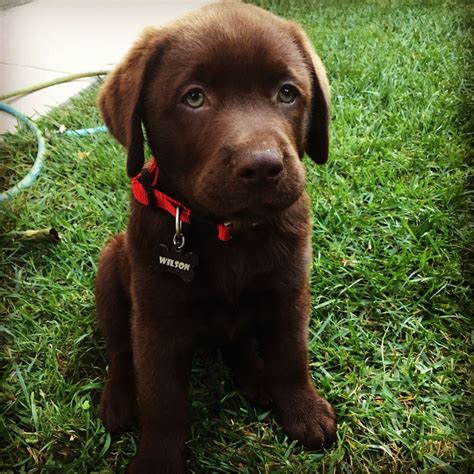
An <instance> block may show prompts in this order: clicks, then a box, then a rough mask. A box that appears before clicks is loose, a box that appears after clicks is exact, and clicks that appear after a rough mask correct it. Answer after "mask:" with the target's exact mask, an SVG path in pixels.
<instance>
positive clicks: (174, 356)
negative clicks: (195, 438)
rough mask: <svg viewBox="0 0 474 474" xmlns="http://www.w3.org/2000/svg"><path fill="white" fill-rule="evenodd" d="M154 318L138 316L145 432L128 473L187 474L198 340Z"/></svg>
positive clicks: (137, 353)
mask: <svg viewBox="0 0 474 474" xmlns="http://www.w3.org/2000/svg"><path fill="white" fill-rule="evenodd" d="M147 306H148V305H147ZM149 307H150V308H156V306H151V305H150V306H149ZM153 313H154V314H153ZM153 313H152V312H151V311H150V313H149V314H148V312H146V311H143V310H141V311H138V312H135V313H134V324H133V330H132V334H133V354H134V364H135V371H136V377H137V391H138V405H139V413H140V430H141V431H140V439H139V444H138V451H137V454H136V456H135V458H134V459H133V461H132V463H131V464H130V466H129V467H128V471H127V472H129V473H137V474H138V473H139V474H147V473H173V474H175V473H182V472H186V461H187V458H188V454H187V447H186V441H187V440H188V437H189V432H190V424H191V409H190V404H189V401H188V382H189V376H190V370H191V362H192V354H193V341H192V340H191V338H190V337H189V336H187V335H186V334H183V333H181V332H179V331H177V330H176V329H172V328H167V327H166V326H164V325H163V324H160V321H159V320H157V318H159V317H160V316H162V315H160V314H159V313H160V312H159V311H154V312H153ZM157 313H158V314H157Z"/></svg>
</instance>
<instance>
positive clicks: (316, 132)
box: [289, 22, 331, 164]
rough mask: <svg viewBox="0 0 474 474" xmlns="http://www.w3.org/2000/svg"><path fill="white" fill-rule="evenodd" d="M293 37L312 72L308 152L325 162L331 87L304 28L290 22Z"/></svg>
mask: <svg viewBox="0 0 474 474" xmlns="http://www.w3.org/2000/svg"><path fill="white" fill-rule="evenodd" d="M289 25H290V31H291V34H292V36H293V39H294V41H295V43H296V45H297V46H298V48H299V49H300V52H301V53H302V55H303V57H304V59H305V62H306V63H307V66H308V68H309V69H310V73H311V82H312V104H311V122H310V125H309V127H308V132H307V136H306V153H307V155H308V156H309V157H310V158H311V159H312V160H313V161H314V162H316V163H320V164H322V163H325V162H326V161H327V159H328V155H329V121H330V96H331V93H330V89H329V82H328V78H327V75H326V70H325V69H324V66H323V63H322V61H321V59H320V58H319V56H318V55H317V54H316V52H315V51H314V48H313V45H312V44H311V42H310V40H309V39H308V37H307V36H306V33H305V32H304V31H303V29H302V28H301V27H300V26H299V25H297V24H296V23H292V22H289Z"/></svg>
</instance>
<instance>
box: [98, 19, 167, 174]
mask: <svg viewBox="0 0 474 474" xmlns="http://www.w3.org/2000/svg"><path fill="white" fill-rule="evenodd" d="M165 42H166V35H165V31H164V30H163V29H154V28H148V29H146V30H145V31H144V32H143V34H142V36H141V37H140V39H139V40H138V41H137V42H136V43H135V44H134V45H133V46H132V48H131V49H130V50H129V52H128V53H127V55H126V56H125V58H124V59H123V60H122V61H121V62H120V63H119V64H118V65H117V66H116V67H115V69H113V70H112V72H111V73H109V74H108V76H107V78H106V80H105V82H104V85H103V86H102V89H101V91H100V94H99V107H100V110H101V112H102V117H103V118H104V121H105V124H106V125H107V127H108V129H109V131H110V133H111V134H112V135H113V136H114V137H115V138H116V139H117V141H118V142H119V143H121V144H122V145H123V146H124V147H125V148H126V149H127V173H128V175H129V176H130V177H133V176H135V175H136V174H137V173H139V172H140V170H141V168H142V167H143V163H144V137H143V131H142V116H143V113H142V107H143V89H144V84H145V83H146V80H147V75H149V74H150V71H151V70H154V68H155V67H156V65H157V63H158V61H159V59H160V57H161V55H162V53H163V50H164V47H165Z"/></svg>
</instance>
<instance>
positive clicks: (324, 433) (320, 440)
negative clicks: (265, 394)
mask: <svg viewBox="0 0 474 474" xmlns="http://www.w3.org/2000/svg"><path fill="white" fill-rule="evenodd" d="M279 408H280V409H279V410H278V414H279V421H280V424H281V426H282V428H283V430H284V431H285V433H286V434H287V436H288V438H290V439H292V440H298V441H300V442H301V443H302V444H303V445H304V446H305V447H306V448H307V449H309V450H314V451H318V450H321V449H322V448H328V447H330V446H331V445H332V444H334V443H335V441H336V439H337V437H336V417H335V415H334V412H333V409H332V407H331V405H330V404H329V403H328V402H327V401H326V400H325V399H324V398H322V397H320V396H319V395H318V394H317V392H316V391H315V390H314V389H311V390H307V391H305V392H302V393H300V394H292V396H290V397H288V398H287V399H286V401H285V405H284V406H280V407H279Z"/></svg>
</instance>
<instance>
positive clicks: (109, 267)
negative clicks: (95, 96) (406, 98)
mask: <svg viewBox="0 0 474 474" xmlns="http://www.w3.org/2000/svg"><path fill="white" fill-rule="evenodd" d="M99 105H100V109H101V111H102V115H103V117H104V120H105V123H106V124H107V126H108V128H109V130H110V133H111V134H112V135H113V136H114V137H115V138H116V139H117V140H118V141H119V142H120V143H121V144H122V145H123V146H124V147H125V149H126V151H127V172H128V175H129V176H130V177H131V178H132V190H133V193H132V194H133V195H132V200H131V208H130V218H129V223H128V227H127V230H126V231H125V232H124V233H122V234H119V235H117V236H115V237H114V238H113V239H112V240H111V241H110V242H109V243H108V244H107V245H106V246H105V248H104V250H103V252H102V255H101V257H100V263H99V270H98V275H97V284H96V300H97V315H98V320H99V324H100V327H101V330H102V333H103V335H104V336H105V340H106V348H107V349H106V350H107V359H108V363H109V372H108V379H107V382H106V384H105V387H104V390H103V393H102V399H101V404H100V416H101V418H102V420H103V422H104V425H105V427H106V429H107V430H108V431H111V432H113V431H116V430H119V429H126V428H128V427H130V425H131V424H132V423H133V421H134V420H135V418H136V417H137V418H138V420H139V423H140V430H141V431H140V439H139V445H138V451H137V454H136V456H135V458H134V459H133V461H132V462H131V464H130V465H129V468H128V469H129V472H133V473H148V472H150V473H152V472H153V473H157V472H160V473H162V472H169V473H178V472H184V471H185V470H186V461H187V458H188V455H187V452H186V441H187V440H188V437H189V433H190V423H191V409H190V402H189V400H188V395H187V390H188V382H189V376H190V368H191V362H192V358H193V354H194V352H195V351H196V350H197V349H198V348H199V347H201V346H211V347H221V348H222V352H223V354H224V357H225V359H226V360H227V361H228V363H229V365H230V366H231V368H232V369H233V371H234V373H235V376H236V379H237V381H238V383H239V385H240V387H241V388H242V390H244V391H245V392H246V393H248V394H249V396H250V397H251V398H252V399H253V400H254V401H256V402H257V403H260V404H268V403H271V406H272V409H273V412H274V413H275V416H276V418H277V420H278V421H279V422H280V424H281V426H282V427H283V430H284V431H285V433H286V434H287V435H288V437H289V438H290V439H296V440H299V441H300V442H302V443H303V444H304V445H305V446H306V447H307V448H309V449H320V448H322V447H327V446H330V445H331V444H332V443H333V442H334V441H335V439H336V424H335V416H334V413H333V410H332V409H331V406H330V405H329V403H328V402H327V401H326V400H324V399H323V398H322V397H321V396H320V395H319V394H318V392H317V391H316V390H315V388H314V387H313V383H312V381H311V377H310V374H309V369H308V355H307V331H308V330H307V327H308V320H309V315H310V295H309V288H308V273H309V269H310V265H311V242H310V234H311V225H310V218H309V202H308V197H307V194H306V192H305V190H304V185H305V171H304V167H303V163H302V157H303V155H304V153H305V152H306V153H307V154H308V155H309V157H310V158H311V159H312V160H314V161H315V162H316V163H324V162H325V161H326V160H327V157H328V122H329V87H328V82H327V78H326V74H325V71H324V68H323V65H322V63H321V60H320V59H319V57H318V56H317V55H316V53H315V52H314V50H313V48H312V46H311V44H310V42H309V40H308V38H307V37H306V36H305V34H304V32H303V31H302V29H301V28H300V27H299V26H297V25H296V24H295V23H292V22H289V21H286V20H283V19H281V18H278V17H276V16H274V15H272V14H270V13H268V12H266V11H264V10H262V9H260V8H257V7H254V6H250V5H246V4H241V3H234V2H230V3H218V4H212V5H209V6H206V7H204V8H202V9H201V10H199V11H197V12H195V13H192V14H190V15H188V16H185V17H183V18H182V19H180V20H178V21H176V22H175V23H172V24H170V25H167V26H164V27H162V28H157V29H153V28H150V29H147V30H146V31H145V32H144V33H143V35H142V37H141V38H140V39H139V40H138V41H137V43H135V45H134V46H133V47H132V48H131V50H130V51H129V53H128V54H127V55H126V57H125V58H124V60H123V61H122V62H121V63H120V64H119V65H118V66H117V67H116V68H115V70H114V71H113V72H112V73H111V74H109V76H108V77H107V80H106V81H105V83H104V85H103V87H102V90H101V93H100V97H99ZM145 139H146V140H147V141H148V144H149V147H150V149H151V151H152V156H153V157H152V158H151V160H150V161H149V163H148V164H146V165H145V166H144V162H145V157H144V143H145Z"/></svg>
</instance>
